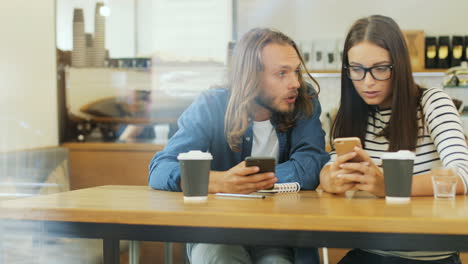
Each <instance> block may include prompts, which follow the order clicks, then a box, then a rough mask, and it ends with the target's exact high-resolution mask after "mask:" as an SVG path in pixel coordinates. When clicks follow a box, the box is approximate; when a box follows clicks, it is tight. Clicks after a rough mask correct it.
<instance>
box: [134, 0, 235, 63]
mask: <svg viewBox="0 0 468 264" xmlns="http://www.w3.org/2000/svg"><path fill="white" fill-rule="evenodd" d="M139 4H140V5H144V4H146V5H147V7H145V8H144V9H146V10H149V9H151V10H152V12H151V13H150V14H149V15H150V16H151V17H150V18H147V20H146V22H150V23H145V25H146V28H144V29H142V32H139V35H140V36H141V35H142V34H149V35H151V36H152V39H151V41H149V42H148V43H149V45H151V46H149V45H145V46H142V47H141V48H142V49H141V50H140V53H142V54H151V53H154V52H159V53H163V54H171V55H172V56H174V55H176V56H181V57H190V58H194V57H198V58H201V59H206V58H210V59H214V60H216V61H221V62H224V61H225V59H226V54H227V43H228V42H229V41H230V40H231V29H232V21H231V20H232V18H231V17H232V16H231V15H232V11H231V10H232V8H231V7H232V4H231V0H196V1H193V0H178V1H172V0H152V1H141V2H139ZM141 14H142V15H143V13H141ZM141 44H142V45H144V44H145V43H141Z"/></svg>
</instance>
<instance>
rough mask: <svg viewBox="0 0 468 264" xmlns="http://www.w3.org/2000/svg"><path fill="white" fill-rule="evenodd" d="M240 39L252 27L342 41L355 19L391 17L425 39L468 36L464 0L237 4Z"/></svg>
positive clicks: (246, 0)
mask: <svg viewBox="0 0 468 264" xmlns="http://www.w3.org/2000/svg"><path fill="white" fill-rule="evenodd" d="M238 1H239V3H238V5H239V11H238V12H239V19H238V20H239V24H238V27H239V36H240V35H241V34H243V33H245V32H246V31H247V30H249V29H250V28H251V27H255V26H268V27H275V28H278V29H279V30H282V31H284V32H285V33H287V34H288V35H290V36H291V37H293V38H294V39H296V40H298V41H302V40H315V39H317V38H319V39H330V38H344V37H345V34H346V31H347V30H348V28H349V27H350V26H351V24H352V23H353V22H354V21H355V20H356V19H358V18H360V17H363V16H369V15H372V14H381V15H387V16H390V17H392V18H393V19H395V20H396V22H397V23H398V24H399V25H400V27H401V28H402V29H423V30H424V31H425V32H426V35H455V34H463V35H468V27H467V26H466V25H467V23H466V18H467V12H468V1H466V0H450V1H441V0H390V1H375V0H353V1H348V0H238Z"/></svg>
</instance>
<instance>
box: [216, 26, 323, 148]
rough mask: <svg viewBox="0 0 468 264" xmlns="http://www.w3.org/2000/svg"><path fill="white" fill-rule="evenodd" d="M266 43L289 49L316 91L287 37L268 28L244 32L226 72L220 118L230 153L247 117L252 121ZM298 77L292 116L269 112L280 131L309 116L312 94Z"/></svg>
mask: <svg viewBox="0 0 468 264" xmlns="http://www.w3.org/2000/svg"><path fill="white" fill-rule="evenodd" d="M268 44H279V45H289V46H291V47H293V48H294V50H296V53H297V55H298V57H299V59H300V61H301V65H300V70H301V72H306V73H307V75H308V76H309V77H310V79H311V80H312V81H313V82H314V84H315V86H316V87H317V88H318V90H319V91H320V87H319V85H318V83H317V81H316V80H315V79H314V78H313V77H312V76H311V75H310V74H309V73H308V71H307V68H306V67H305V64H304V60H303V59H302V56H301V53H300V52H299V49H298V47H297V45H296V43H294V41H293V40H292V39H291V38H289V37H288V36H286V35H284V34H283V33H281V32H279V31H277V30H273V29H268V28H254V29H252V30H250V31H249V32H247V33H246V34H245V35H244V36H243V37H242V38H241V39H240V41H239V42H238V43H237V45H236V47H235V49H234V51H233V54H232V58H231V63H230V65H229V66H230V67H229V71H228V83H229V85H228V89H230V93H231V94H230V98H229V102H228V106H227V110H226V115H225V117H224V121H225V123H224V131H225V133H226V138H227V142H228V144H229V146H230V148H231V149H232V150H233V151H240V144H241V137H242V136H243V135H244V133H245V131H246V130H247V128H248V126H249V118H253V114H254V113H253V109H254V108H253V107H254V104H255V99H256V98H257V96H259V94H260V82H261V74H262V72H263V70H264V65H263V60H262V51H263V48H264V47H265V46H266V45H268ZM298 76H299V77H298V79H299V83H300V88H299V89H298V97H297V100H296V103H295V107H294V111H293V113H285V114H282V113H273V116H272V121H273V122H274V123H275V124H276V125H277V126H278V129H279V130H280V131H282V132H285V131H287V130H288V129H290V128H291V127H293V126H294V125H295V123H296V121H297V120H298V119H299V118H301V117H303V116H304V117H308V116H310V115H311V114H312V109H313V105H312V101H311V99H312V95H311V93H310V92H309V91H308V88H307V86H306V84H305V82H304V79H303V77H302V73H300V74H299V75H298ZM316 94H318V92H317V93H316Z"/></svg>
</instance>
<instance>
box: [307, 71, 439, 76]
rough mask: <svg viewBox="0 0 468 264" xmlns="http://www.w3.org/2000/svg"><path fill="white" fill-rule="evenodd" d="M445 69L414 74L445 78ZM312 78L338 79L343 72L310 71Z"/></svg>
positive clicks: (414, 74) (415, 73)
mask: <svg viewBox="0 0 468 264" xmlns="http://www.w3.org/2000/svg"><path fill="white" fill-rule="evenodd" d="M445 72H446V71H445V69H425V70H423V71H417V72H413V76H415V77H443V76H445ZM310 74H311V75H312V77H317V78H337V77H341V71H338V70H316V71H310Z"/></svg>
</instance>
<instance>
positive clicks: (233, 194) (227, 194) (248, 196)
mask: <svg viewBox="0 0 468 264" xmlns="http://www.w3.org/2000/svg"><path fill="white" fill-rule="evenodd" d="M215 195H217V196H225V197H239V198H258V199H264V198H265V195H260V194H238V193H215Z"/></svg>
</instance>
